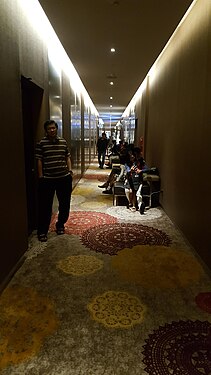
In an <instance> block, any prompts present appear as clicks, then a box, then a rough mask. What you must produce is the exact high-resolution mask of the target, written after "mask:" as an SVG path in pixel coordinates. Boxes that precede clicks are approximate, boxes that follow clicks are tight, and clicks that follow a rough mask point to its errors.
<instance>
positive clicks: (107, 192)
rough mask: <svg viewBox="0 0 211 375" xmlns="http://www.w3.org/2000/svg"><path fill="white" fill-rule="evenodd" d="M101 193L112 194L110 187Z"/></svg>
mask: <svg viewBox="0 0 211 375" xmlns="http://www.w3.org/2000/svg"><path fill="white" fill-rule="evenodd" d="M103 194H113V192H112V189H108V190H104V191H103Z"/></svg>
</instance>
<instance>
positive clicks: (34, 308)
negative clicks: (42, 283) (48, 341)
mask: <svg viewBox="0 0 211 375" xmlns="http://www.w3.org/2000/svg"><path fill="white" fill-rule="evenodd" d="M57 324H58V323H57V317H56V315H55V312H54V306H53V304H52V302H51V301H50V299H49V298H45V297H42V296H40V295H39V294H38V293H37V292H36V291H35V290H33V289H31V288H22V287H10V288H7V289H5V291H4V292H3V294H2V295H1V297H0V370H1V369H3V368H5V367H7V366H8V365H14V364H18V363H21V362H23V361H25V360H27V359H29V358H31V357H32V356H34V355H36V354H37V353H38V351H39V350H40V348H41V346H42V344H43V342H44V339H45V338H46V337H47V336H48V335H50V334H51V333H53V332H54V331H55V330H56V328H57Z"/></svg>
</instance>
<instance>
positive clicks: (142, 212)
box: [139, 202, 145, 215]
mask: <svg viewBox="0 0 211 375" xmlns="http://www.w3.org/2000/svg"><path fill="white" fill-rule="evenodd" d="M144 209H145V204H144V202H142V203H141V206H140V210H139V211H140V214H141V215H143V214H144Z"/></svg>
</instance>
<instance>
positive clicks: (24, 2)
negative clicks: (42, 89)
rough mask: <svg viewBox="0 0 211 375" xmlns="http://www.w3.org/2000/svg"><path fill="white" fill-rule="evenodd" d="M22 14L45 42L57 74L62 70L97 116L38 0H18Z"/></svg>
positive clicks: (97, 114)
mask: <svg viewBox="0 0 211 375" xmlns="http://www.w3.org/2000/svg"><path fill="white" fill-rule="evenodd" d="M18 3H19V4H20V7H21V9H22V13H23V15H24V16H25V17H26V19H27V21H28V23H29V25H30V27H33V28H34V30H35V31H36V33H37V34H38V35H39V37H40V39H41V40H42V41H43V42H44V43H45V44H46V48H47V49H48V53H49V55H50V56H54V58H53V59H52V58H51V63H52V64H54V67H55V69H56V71H57V73H58V74H61V71H64V72H65V73H66V74H67V76H68V77H69V79H70V85H71V87H72V88H73V90H74V91H76V92H77V93H78V94H79V93H80V94H81V95H82V96H83V98H84V101H85V105H86V106H89V107H90V109H91V110H92V112H93V113H94V114H95V115H96V116H99V113H98V111H97V109H96V108H95V106H94V104H93V102H92V100H91V98H90V96H89V94H88V92H87V91H86V89H85V87H84V85H83V83H82V81H81V79H80V77H79V75H78V73H77V71H76V69H75V67H74V65H73V64H72V62H71V61H70V58H69V56H68V55H67V53H66V51H65V50H64V48H63V46H62V44H61V42H60V40H59V38H58V37H57V35H56V33H55V31H54V29H53V27H52V26H51V24H50V22H49V20H48V18H47V16H46V14H45V12H44V10H43V9H42V7H41V5H40V3H39V1H38V0H18Z"/></svg>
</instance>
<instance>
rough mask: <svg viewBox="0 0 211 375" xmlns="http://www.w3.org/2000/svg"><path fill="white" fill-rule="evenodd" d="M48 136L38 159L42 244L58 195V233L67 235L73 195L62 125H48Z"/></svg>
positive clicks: (37, 153)
mask: <svg viewBox="0 0 211 375" xmlns="http://www.w3.org/2000/svg"><path fill="white" fill-rule="evenodd" d="M44 129H45V133H46V136H45V137H44V138H42V139H41V141H40V142H38V144H37V147H36V154H35V157H36V159H37V170H38V178H39V181H38V229H37V235H38V239H39V241H41V242H46V241H47V233H48V229H49V225H50V221H51V215H52V206H53V199H54V194H55V192H56V195H57V198H58V202H59V214H58V221H57V223H56V232H57V234H64V231H65V228H64V224H65V223H66V221H67V220H68V217H69V211H70V198H71V192H72V175H73V173H72V170H71V159H70V152H69V150H68V147H67V142H66V140H65V139H64V138H61V137H58V135H57V130H58V125H57V123H56V122H55V121H53V120H48V121H46V122H45V123H44Z"/></svg>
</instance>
